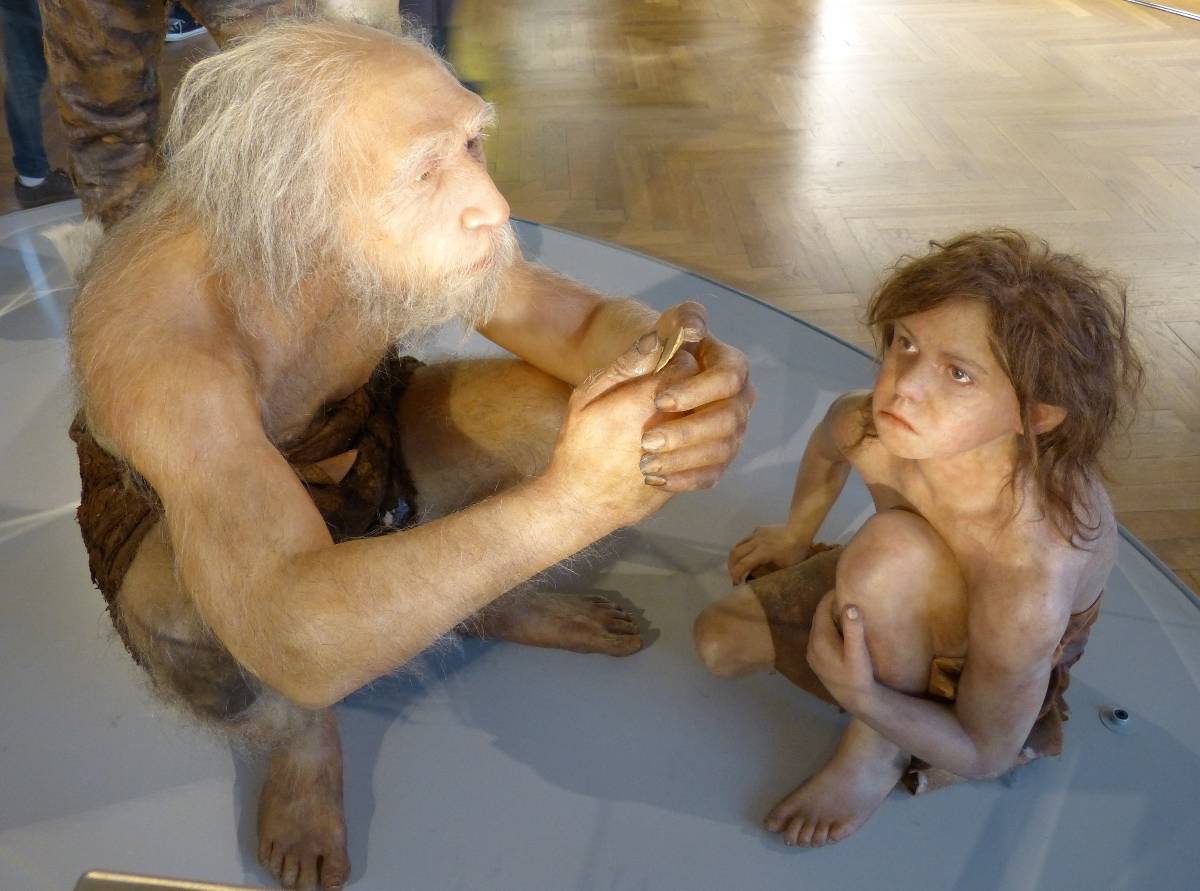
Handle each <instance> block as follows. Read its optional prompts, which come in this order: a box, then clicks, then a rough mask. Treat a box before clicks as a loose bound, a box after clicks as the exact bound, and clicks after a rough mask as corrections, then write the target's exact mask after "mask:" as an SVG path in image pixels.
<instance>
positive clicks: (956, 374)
mask: <svg viewBox="0 0 1200 891" xmlns="http://www.w3.org/2000/svg"><path fill="white" fill-rule="evenodd" d="M950 377H951V378H952V379H953V380H955V381H957V382H958V383H960V384H970V383H974V381H972V380H971V375H969V374H967V373H966V372H965V371H963V370H962V369H961V368H959V367H958V366H957V365H951V366H950Z"/></svg>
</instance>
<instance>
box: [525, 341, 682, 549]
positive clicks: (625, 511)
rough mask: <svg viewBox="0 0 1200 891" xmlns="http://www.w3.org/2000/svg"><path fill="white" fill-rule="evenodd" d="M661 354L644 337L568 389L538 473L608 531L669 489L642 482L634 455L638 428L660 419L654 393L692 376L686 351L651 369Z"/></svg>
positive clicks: (662, 500) (640, 514) (658, 502)
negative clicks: (599, 517)
mask: <svg viewBox="0 0 1200 891" xmlns="http://www.w3.org/2000/svg"><path fill="white" fill-rule="evenodd" d="M661 354H662V350H661V344H660V343H659V340H658V338H657V336H656V335H654V334H653V333H651V334H646V335H644V336H643V337H642V338H641V339H640V340H639V341H638V342H637V343H635V344H634V345H633V346H632V347H631V348H630V349H629V350H628V351H627V352H625V353H624V354H623V355H621V356H619V357H618V358H617V360H616V361H615V362H613V363H612V364H611V365H610V366H609V367H608V368H605V369H603V370H602V371H599V372H597V373H596V374H594V375H592V376H591V377H590V378H588V379H587V380H586V381H584V382H583V383H582V384H580V385H579V386H578V387H576V388H575V392H574V393H573V394H572V395H571V400H570V403H569V404H568V407H567V417H566V420H565V421H564V422H563V426H562V429H561V430H560V432H559V437H558V444H557V445H556V446H555V449H554V456H553V457H552V458H551V460H550V466H549V468H547V470H546V477H547V478H549V479H551V480H552V481H553V482H554V483H555V485H556V486H557V487H560V488H561V490H562V492H563V493H564V496H565V497H569V498H572V499H574V500H575V501H577V502H578V503H579V504H580V505H582V506H584V507H585V508H586V509H587V510H589V511H593V512H603V513H604V515H605V516H606V517H608V518H610V519H611V521H612V522H613V525H614V528H615V527H616V526H625V525H629V524H631V523H636V522H637V521H638V520H641V519H643V518H644V517H646V516H649V515H650V514H652V513H654V512H655V511H657V510H658V509H659V508H660V507H662V506H663V505H664V504H666V503H667V501H668V500H669V499H670V497H671V494H672V493H671V492H670V491H669V490H666V489H665V488H664V487H661V486H655V485H653V484H651V485H648V484H647V480H646V479H645V478H644V476H643V473H642V471H641V470H640V469H639V468H638V459H639V457H640V456H641V454H642V437H643V434H644V433H645V431H646V429H647V428H648V427H650V426H652V425H656V424H658V423H660V422H661V421H662V418H663V416H662V414H661V413H660V412H659V411H658V410H657V409H656V408H655V398H656V397H657V396H658V395H659V393H661V392H662V390H663V389H665V388H667V387H669V386H672V385H674V384H677V383H678V382H679V381H681V380H683V379H685V378H687V377H689V376H691V375H694V374H695V373H696V362H695V360H694V359H693V358H692V357H691V355H690V354H689V353H680V355H678V356H676V357H675V358H674V359H673V360H672V361H671V362H670V363H669V364H668V365H667V366H666V368H664V369H663V371H662V372H661V373H659V374H653V373H652V372H653V371H654V367H655V364H656V363H657V362H658V359H659V357H660V356H661Z"/></svg>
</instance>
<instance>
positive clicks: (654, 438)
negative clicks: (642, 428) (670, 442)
mask: <svg viewBox="0 0 1200 891" xmlns="http://www.w3.org/2000/svg"><path fill="white" fill-rule="evenodd" d="M666 444H667V438H666V437H665V436H663V435H662V434H661V433H647V434H646V435H645V436H643V437H642V448H644V449H646V451H649V452H653V451H654V450H655V449H661V448H662V447H663V446H665V445H666Z"/></svg>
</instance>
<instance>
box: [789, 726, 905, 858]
mask: <svg viewBox="0 0 1200 891" xmlns="http://www.w3.org/2000/svg"><path fill="white" fill-rule="evenodd" d="M907 763H908V756H906V755H904V754H902V753H901V752H900V749H899V748H897V747H896V746H895V745H893V744H892V743H891V742H889V741H888V740H887V739H885V738H884V737H882V736H880V735H879V734H878V733H876V732H875V731H874V730H872V729H871V728H870V727H868V726H867V725H866V724H864V723H862V722H861V721H859V720H857V719H856V720H854V721H851V722H850V726H849V727H847V728H846V732H845V733H843V734H842V738H841V741H840V742H839V743H838V747H837V751H835V752H834V753H833V757H832V758H830V759H829V762H828V763H827V764H826V765H825V766H824V767H823V768H821V769H820V770H819V771H818V772H817V773H816V774H814V775H813V776H812V777H810V778H809V779H808V781H807V782H805V783H804V784H803V785H801V786H800V788H798V789H796V791H794V792H793V793H792V794H791V795H789V796H788V797H787V798H785V799H783V801H781V802H779V804H777V805H775V807H774V808H772V809H771V813H770V814H768V815H767V819H766V827H767V829H768V830H770V831H771V832H781V833H783V841H784V844H787V845H799V846H800V847H804V848H807V847H814V848H819V847H821V846H822V845H824V844H832V843H834V842H840V841H841V840H842V839H844V838H848V837H849V836H851V835H853V834H854V833H855V832H857V831H858V830H859V829H860V828H862V826H863V824H865V823H866V822H867V819H868V818H869V817H870V816H871V814H873V813H875V809H876V808H878V807H879V805H880V804H882V803H883V800H884V799H885V798H887V795H888V792H890V791H891V790H892V787H893V786H895V785H896V782H897V781H898V780H899V779H900V777H901V775H902V774H903V773H904V769H905V766H906V765H907Z"/></svg>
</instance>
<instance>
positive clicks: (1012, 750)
mask: <svg viewBox="0 0 1200 891" xmlns="http://www.w3.org/2000/svg"><path fill="white" fill-rule="evenodd" d="M1012 590H1013V589H1012V588H1009V589H1008V590H1007V591H1004V592H999V593H1000V595H1001V596H998V597H990V602H988V603H986V604H985V603H983V602H981V601H985V600H988V599H989V594H988V593H987V592H983V591H980V592H978V594H979V596H978V597H976V598H973V602H974V603H975V604H977V607H973V609H972V611H971V612H972V614H971V616H970V618H969V620H968V621H969V625H970V628H969V644H968V647H969V655H968V657H967V660H966V664H965V666H964V669H963V674H962V677H961V679H960V681H959V686H958V694H957V698H956V700H955V702H954V704H953V705H945V704H943V703H940V702H936V701H933V700H930V699H926V698H924V697H922V696H920V695H910V693H906V692H902V691H900V690H897V689H894V688H892V687H889V686H887V685H886V684H885V683H883V682H881V681H880V680H879V679H877V678H876V676H875V673H874V666H873V664H872V660H871V656H870V653H869V651H868V649H867V645H866V636H865V630H864V627H863V620H862V617H861V615H859V616H858V617H857V618H852V617H850V616H848V615H843V616H842V617H841V625H842V632H841V633H839V632H838V630H837V628H836V627H835V626H834V624H833V619H832V611H831V606H832V601H831V600H826V601H825V602H823V603H822V605H821V606H820V607H818V609H817V612H816V616H815V618H814V621H813V627H812V635H811V637H810V644H809V661H810V664H812V667H813V669H814V670H815V671H816V672H817V674H818V676H819V677H820V678H821V680H822V681H823V682H824V683H825V684H826V686H827V687H828V688H829V690H830V692H831V693H832V694H833V696H834V698H835V699H837V700H838V702H839V703H840V704H841V705H842V706H843V707H844V708H845V709H846V710H847V711H849V712H851V713H852V714H854V715H855V716H856V717H858V718H860V719H861V720H863V721H864V722H866V723H867V724H869V725H870V726H871V727H873V728H874V729H875V730H877V731H878V732H879V733H881V734H882V735H883V736H885V737H887V738H888V739H890V740H891V741H892V742H894V743H895V744H896V745H897V746H899V747H900V748H901V749H903V750H904V751H905V752H908V753H910V754H912V755H915V756H916V757H918V758H921V759H922V760H924V761H926V762H928V763H929V764H932V765H934V766H935V767H941V768H943V769H945V770H949V771H952V772H954V773H957V774H959V775H960V776H965V777H969V778H972V779H984V778H988V777H993V776H996V775H998V774H1001V773H1003V772H1005V771H1006V770H1008V769H1009V768H1011V767H1012V766H1013V764H1014V763H1015V761H1016V759H1017V756H1018V755H1019V753H1020V750H1021V746H1022V745H1023V744H1024V742H1025V740H1026V738H1027V736H1028V735H1029V731H1030V729H1031V728H1032V727H1033V723H1034V721H1035V720H1036V718H1037V713H1038V710H1039V708H1040V707H1041V705H1042V702H1043V701H1044V699H1045V695H1046V685H1047V683H1048V680H1049V677H1050V669H1051V667H1052V659H1053V655H1054V651H1055V648H1056V646H1057V643H1058V640H1059V637H1060V635H1061V633H1062V628H1063V626H1065V624H1066V617H1065V616H1056V615H1054V614H1052V613H1051V611H1049V610H1047V609H1045V608H1043V607H1042V606H1039V605H1037V604H1033V605H1026V606H1025V607H1021V606H1019V605H1018V603H1017V601H1018V600H1019V598H1016V597H1013V596H1012ZM1026 590H1028V589H1026ZM993 593H995V592H993ZM1014 607H1015V609H1014ZM926 670H927V669H926ZM914 692H916V691H914Z"/></svg>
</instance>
